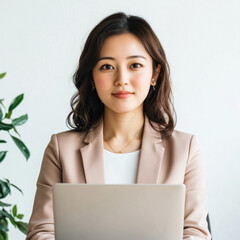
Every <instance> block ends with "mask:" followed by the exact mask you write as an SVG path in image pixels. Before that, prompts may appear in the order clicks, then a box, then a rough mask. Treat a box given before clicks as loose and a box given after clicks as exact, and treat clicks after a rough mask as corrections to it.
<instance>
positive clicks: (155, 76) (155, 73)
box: [153, 64, 161, 79]
mask: <svg viewBox="0 0 240 240" xmlns="http://www.w3.org/2000/svg"><path fill="white" fill-rule="evenodd" d="M160 70H161V65H160V64H158V66H157V68H156V70H155V72H154V75H153V78H154V79H158V76H159V74H160Z"/></svg>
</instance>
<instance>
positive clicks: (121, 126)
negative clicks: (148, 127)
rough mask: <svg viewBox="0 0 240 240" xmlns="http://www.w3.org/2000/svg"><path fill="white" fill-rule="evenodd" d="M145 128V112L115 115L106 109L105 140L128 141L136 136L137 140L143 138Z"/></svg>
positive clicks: (104, 122)
mask: <svg viewBox="0 0 240 240" xmlns="http://www.w3.org/2000/svg"><path fill="white" fill-rule="evenodd" d="M143 126H144V114H143V112H139V111H137V112H134V111H133V112H129V113H115V112H112V111H111V110H109V109H105V111H104V115H103V136H104V140H108V139H111V138H118V139H121V140H125V141H128V140H130V139H132V138H133V137H134V136H135V135H136V134H138V133H139V134H138V136H137V137H136V138H137V139H139V138H141V133H142V131H143Z"/></svg>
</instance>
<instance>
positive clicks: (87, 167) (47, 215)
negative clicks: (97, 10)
mask: <svg viewBox="0 0 240 240" xmlns="http://www.w3.org/2000/svg"><path fill="white" fill-rule="evenodd" d="M73 78H74V84H75V86H76V88H77V93H76V94H75V95H74V96H73V98H72V104H71V105H72V112H71V113H70V114H69V115H68V123H69V125H70V126H71V127H72V128H73V129H72V130H69V131H65V132H61V133H58V134H53V135H52V137H51V140H50V142H49V144H48V146H47V148H46V150H45V153H44V157H43V162H42V167H41V171H40V174H39V178H38V181H37V192H36V196H35V202H34V207H33V213H32V216H31V219H30V222H29V228H28V236H27V239H32V240H37V239H38V240H40V239H41V240H43V239H48V240H49V239H54V225H53V206H52V185H53V184H54V183H57V182H68V183H69V182H71V183H87V184H89V183H91V184H92V183H124V184H133V183H137V184H138V183H144V184H160V183H167V184H182V183H184V184H185V185H186V205H185V217H184V237H183V239H186V240H187V239H189V240H190V239H191V240H194V239H196V240H197V239H210V233H209V232H208V228H207V222H206V216H207V212H208V210H207V189H206V182H205V181H206V180H205V178H206V174H205V167H204V165H203V161H202V159H201V154H200V152H199V147H198V143H197V140H196V137H195V136H194V135H190V134H187V133H183V132H179V131H176V130H174V127H175V122H174V117H173V114H174V108H173V105H172V102H171V86H170V78H169V67H168V63H167V60H166V56H165V53H164V50H163V48H162V46H161V44H160V42H159V40H158V38H157V37H156V35H155V34H154V32H153V30H152V29H151V27H150V26H149V24H148V23H147V22H146V21H145V20H144V19H142V18H140V17H137V16H127V15H125V14H124V13H116V14H113V15H111V16H109V17H107V18H105V19H104V20H102V21H101V22H100V23H99V24H98V25H97V26H96V27H95V28H94V29H93V30H92V31H91V33H90V35H89V36H88V39H87V41H86V43H85V46H84V49H83V52H82V54H81V57H80V60H79V66H78V68H77V70H76V73H75V74H74V77H73ZM71 117H72V120H73V121H71Z"/></svg>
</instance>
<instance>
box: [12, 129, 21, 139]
mask: <svg viewBox="0 0 240 240" xmlns="http://www.w3.org/2000/svg"><path fill="white" fill-rule="evenodd" d="M13 130H14V132H15V133H16V134H17V135H18V136H19V137H21V135H20V133H19V132H18V131H17V129H16V128H15V127H13Z"/></svg>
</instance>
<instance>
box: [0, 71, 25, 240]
mask: <svg viewBox="0 0 240 240" xmlns="http://www.w3.org/2000/svg"><path fill="white" fill-rule="evenodd" d="M5 75H6V73H2V74H0V79H2V78H4V76H5ZM23 97H24V94H20V95H19V96H17V97H16V98H14V99H13V101H12V102H11V104H10V106H9V107H8V110H6V108H5V106H4V104H3V101H4V99H0V131H6V132H8V133H9V135H10V138H11V139H12V140H13V142H14V143H15V144H16V145H17V147H18V148H19V149H20V151H21V152H22V154H23V155H24V157H25V158H26V160H28V159H29V157H30V152H29V150H28V148H27V147H26V145H25V144H24V143H23V142H22V141H21V140H20V139H19V138H17V137H14V136H13V135H12V133H10V131H14V132H15V133H16V134H17V135H18V136H20V134H19V133H18V131H17V129H16V127H17V126H19V125H22V124H24V123H25V122H26V121H27V119H28V115H27V114H25V115H23V116H21V117H18V118H14V119H12V118H11V117H12V113H13V110H14V109H15V108H16V107H17V106H18V105H19V104H20V103H21V102H22V100H23ZM4 112H5V114H4ZM5 119H8V121H11V123H6V121H5V122H3V121H4V120H5ZM1 138H2V137H1ZM5 143H7V141H6V140H3V139H0V144H5ZM7 152H8V151H0V163H1V162H2V161H3V160H4V159H5V157H6V155H7ZM11 187H14V188H15V189H17V190H18V191H20V192H21V193H22V191H21V189H19V188H18V187H17V186H16V185H14V184H12V183H10V181H9V180H8V179H0V240H7V239H8V231H9V229H8V223H9V221H10V223H12V224H13V226H14V227H15V228H18V229H19V230H20V231H21V232H23V233H24V234H25V235H26V233H27V228H28V224H27V223H25V222H22V221H21V220H22V219H23V217H24V215H23V214H19V213H18V212H17V205H16V204H15V205H14V206H13V207H11V206H12V204H9V203H5V202H2V199H3V198H5V197H7V196H8V195H9V194H11Z"/></svg>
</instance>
